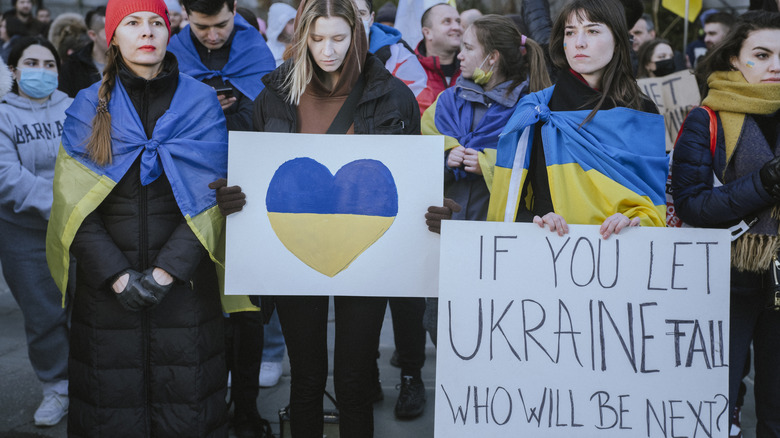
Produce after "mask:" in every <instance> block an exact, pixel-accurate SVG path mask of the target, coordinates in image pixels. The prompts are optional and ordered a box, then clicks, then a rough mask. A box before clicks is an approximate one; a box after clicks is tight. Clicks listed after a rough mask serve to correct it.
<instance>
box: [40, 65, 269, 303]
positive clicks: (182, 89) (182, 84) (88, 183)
mask: <svg viewBox="0 0 780 438" xmlns="http://www.w3.org/2000/svg"><path fill="white" fill-rule="evenodd" d="M99 87H100V82H98V83H96V84H94V85H92V86H91V87H89V88H87V89H86V90H83V91H81V92H80V93H79V94H78V95H77V96H76V99H75V100H74V101H73V104H72V105H71V106H70V108H68V110H67V111H66V116H67V118H66V119H65V126H64V128H65V130H64V132H63V135H62V146H61V147H60V152H59V154H58V155H57V162H56V165H55V169H54V203H53V205H52V209H51V217H50V219H49V228H48V230H47V234H46V259H47V262H48V264H49V270H50V271H51V274H52V277H54V281H55V283H56V284H57V286H58V287H59V288H60V290H61V291H62V292H63V300H64V295H65V288H66V286H67V284H68V267H69V264H70V255H69V254H70V245H71V243H72V242H73V238H74V236H75V235H76V232H77V231H78V229H79V227H80V226H81V223H82V222H83V221H84V219H85V218H86V217H87V215H89V214H90V213H91V212H92V211H94V210H95V209H96V208H97V207H98V206H99V205H100V204H101V203H102V202H103V200H104V199H105V198H106V196H108V194H109V193H110V192H111V190H112V189H113V188H114V187H115V186H116V184H117V182H118V181H119V180H120V179H122V177H123V176H124V175H125V173H126V172H127V170H128V169H129V168H130V166H131V165H132V164H133V162H135V160H136V159H137V158H138V156H139V155H140V156H141V183H142V184H143V185H147V184H149V183H150V182H152V181H154V180H155V179H157V177H159V176H160V175H161V174H162V171H163V170H164V171H165V174H166V176H167V178H168V180H169V181H170V183H171V188H172V189H173V195H174V198H175V199H176V203H177V204H178V205H179V209H181V212H182V214H183V215H184V217H185V219H186V220H187V224H188V225H189V226H190V228H191V229H192V231H193V232H194V233H195V235H196V236H197V237H198V240H200V242H201V244H203V246H204V247H205V248H206V249H207V250H208V252H209V255H210V257H211V259H212V260H213V261H214V263H215V264H216V266H217V275H218V278H219V283H220V288H222V286H223V285H224V281H223V280H224V274H225V265H224V260H225V236H224V230H225V219H224V218H223V217H222V215H221V214H220V212H219V209H218V208H217V206H216V198H215V193H214V191H213V190H209V189H208V184H209V182H211V181H214V180H216V179H218V178H224V177H225V176H226V174H227V147H228V143H227V129H226V127H225V117H224V115H223V113H222V109H221V108H220V106H219V104H218V103H217V98H216V95H215V94H214V93H213V92H212V91H211V90H210V88H209V87H208V86H206V85H204V84H202V83H200V82H198V81H196V80H195V79H193V78H191V77H189V76H187V75H184V74H179V84H178V87H177V88H176V92H175V93H174V95H173V99H172V101H171V105H170V108H169V109H168V111H166V112H165V114H163V115H162V116H161V117H160V118H159V119H158V120H157V124H156V125H155V128H154V132H153V133H152V138H151V139H147V138H146V134H145V132H144V127H143V125H142V123H141V120H140V118H139V117H138V113H137V112H136V110H135V108H134V107H133V103H132V101H131V100H130V98H129V96H128V95H127V91H126V90H125V88H124V87H123V86H122V83H121V81H120V80H118V79H117V81H116V85H115V86H114V89H113V91H112V92H111V100H110V101H109V105H108V110H109V112H110V113H111V120H112V123H111V142H112V146H111V147H112V153H113V160H112V162H111V163H109V164H108V165H106V166H102V167H101V166H99V165H97V164H95V162H94V161H92V160H91V159H90V158H89V156H88V154H87V151H86V144H87V141H88V139H89V136H90V134H91V133H92V118H93V117H94V116H95V108H96V107H97V100H98V97H97V92H98V88H99ZM222 303H223V307H224V309H225V311H227V312H235V311H242V310H257V309H256V308H255V307H254V306H252V304H251V303H250V302H249V299H248V298H247V297H246V296H225V295H224V293H223V299H222Z"/></svg>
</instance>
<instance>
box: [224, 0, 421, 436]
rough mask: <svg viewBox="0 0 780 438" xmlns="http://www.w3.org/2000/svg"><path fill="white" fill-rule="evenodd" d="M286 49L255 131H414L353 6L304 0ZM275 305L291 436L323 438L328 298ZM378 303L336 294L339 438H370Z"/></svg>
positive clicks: (227, 205) (228, 200)
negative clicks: (286, 368) (340, 119)
mask: <svg viewBox="0 0 780 438" xmlns="http://www.w3.org/2000/svg"><path fill="white" fill-rule="evenodd" d="M289 50H290V53H291V58H290V59H288V60H287V61H285V62H284V64H282V65H281V66H280V67H279V68H277V69H276V70H274V71H273V72H272V73H270V74H269V75H268V76H266V77H265V78H264V79H263V82H265V85H266V87H265V89H264V90H263V91H262V92H261V93H260V95H259V96H258V97H257V100H256V101H255V113H254V128H255V130H257V131H265V132H287V133H308V134H325V133H327V132H333V133H341V134H407V135H411V134H419V133H420V116H419V114H420V112H419V111H420V110H419V108H418V106H417V102H416V100H415V98H414V94H413V93H412V91H411V90H410V89H409V88H408V87H407V86H406V85H404V83H403V82H401V81H400V80H399V79H396V78H394V77H393V76H392V75H391V74H390V72H388V71H387V70H386V69H385V67H384V64H383V63H382V62H381V61H380V60H379V59H377V58H376V57H375V56H373V55H371V54H369V53H368V42H367V40H366V32H365V30H364V28H363V23H362V21H361V19H360V16H359V12H358V10H357V7H356V6H355V4H354V2H353V1H352V0H308V1H306V0H304V1H302V2H301V4H300V6H299V7H298V14H297V16H296V19H295V31H294V35H293V42H292V46H291V48H290V49H289ZM353 90H356V91H354V92H353ZM351 94H353V95H354V96H357V97H359V98H358V99H357V100H356V104H355V106H354V111H351V112H352V113H353V114H354V115H353V116H351V117H349V118H347V119H346V123H343V124H339V123H337V124H335V125H334V124H333V122H334V119H336V114H337V113H338V112H339V110H340V109H341V107H342V106H343V105H344V102H345V101H347V98H348V96H350V95H351ZM332 125H333V126H332ZM339 125H340V126H339ZM329 128H332V129H329ZM334 131H336V132H334ZM212 187H213V188H216V189H217V201H218V202H219V203H220V207H221V208H222V210H223V212H224V213H226V214H229V213H231V212H235V211H238V210H240V208H241V207H242V206H243V203H244V201H243V200H242V199H243V193H240V188H239V187H237V186H233V187H225V181H220V182H218V183H217V184H214V185H212ZM236 192H238V193H236ZM234 197H235V198H238V199H232V198H234ZM274 300H275V303H276V310H277V313H278V315H279V321H280V322H281V325H282V332H283V333H284V339H285V340H286V341H287V350H288V356H289V358H290V373H291V388H290V421H291V431H292V436H293V437H296V438H301V437H308V438H315V437H316V438H321V437H322V433H323V417H322V409H323V396H324V390H325V384H326V382H327V378H328V345H327V339H328V334H327V325H328V300H329V297H328V296H277V297H274ZM386 306H387V298H379V297H345V296H336V297H334V308H335V315H336V317H335V318H336V320H335V325H336V335H335V351H334V365H333V380H334V387H335V391H336V399H337V400H338V403H339V415H340V418H339V433H340V436H342V437H348V438H370V437H371V436H373V432H374V419H373V408H372V403H371V398H372V396H373V395H374V392H373V389H374V388H375V387H376V381H375V380H373V379H372V378H373V374H374V373H373V369H374V367H375V360H376V352H377V348H378V346H379V332H380V330H381V327H382V321H383V318H384V312H385V307H386Z"/></svg>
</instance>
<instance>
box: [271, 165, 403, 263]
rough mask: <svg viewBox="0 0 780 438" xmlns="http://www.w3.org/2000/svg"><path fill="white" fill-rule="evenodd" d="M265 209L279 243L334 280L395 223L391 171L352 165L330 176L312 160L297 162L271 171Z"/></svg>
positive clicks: (383, 166)
mask: <svg viewBox="0 0 780 438" xmlns="http://www.w3.org/2000/svg"><path fill="white" fill-rule="evenodd" d="M265 205H266V209H267V210H268V219H269V220H270V222H271V227H272V228H273V230H274V232H275V233H276V236H277V237H278V238H279V240H280V241H281V242H282V244H284V246H285V247H286V248H287V249H288V250H289V251H290V252H291V253H293V254H294V255H295V257H297V258H298V259H300V260H301V261H302V262H303V263H306V264H307V265H308V266H309V267H311V268H312V269H314V270H316V271H318V272H320V273H322V274H325V275H327V276H328V277H334V276H336V274H338V273H339V272H341V271H343V270H344V269H346V268H347V267H349V265H350V264H351V263H352V262H353V261H354V260H355V259H356V258H357V257H358V256H359V255H360V254H362V253H363V251H365V250H366V249H368V248H369V247H370V246H371V245H373V244H374V243H375V242H376V241H377V240H379V238H380V237H382V235H383V234H384V233H385V231H387V230H388V229H389V228H390V226H391V225H392V224H393V221H394V220H395V216H396V215H397V214H398V190H397V189H396V186H395V180H394V179H393V175H392V173H390V169H388V168H387V167H386V166H385V165H384V164H382V163H381V162H380V161H377V160H368V159H364V160H356V161H352V162H350V163H347V164H346V165H344V166H343V167H342V168H341V169H339V170H338V172H336V175H335V176H334V175H332V174H331V173H330V171H329V170H328V168H327V167H325V166H323V165H322V164H320V163H319V162H317V161H316V160H313V159H311V158H295V159H293V160H290V161H287V162H285V163H284V164H282V165H281V166H279V168H278V169H277V170H276V172H274V176H273V178H271V182H270V184H269V185H268V193H266V197H265Z"/></svg>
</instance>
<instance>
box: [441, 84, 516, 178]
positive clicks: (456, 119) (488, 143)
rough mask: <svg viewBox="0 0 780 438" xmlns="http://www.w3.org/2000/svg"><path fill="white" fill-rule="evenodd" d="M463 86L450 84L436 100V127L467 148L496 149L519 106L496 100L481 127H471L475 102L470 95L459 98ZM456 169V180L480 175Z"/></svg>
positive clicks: (483, 150)
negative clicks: (507, 123) (507, 104)
mask: <svg viewBox="0 0 780 438" xmlns="http://www.w3.org/2000/svg"><path fill="white" fill-rule="evenodd" d="M462 90H463V88H462V87H461V86H455V87H450V88H448V89H446V90H444V91H443V92H442V93H441V94H440V95H439V97H438V98H437V100H436V102H435V109H434V111H435V113H434V116H433V117H434V123H435V124H436V129H437V130H438V131H439V132H440V133H441V134H443V135H446V136H449V137H453V138H454V139H456V140H457V141H458V144H460V145H462V146H463V147H465V148H468V149H474V150H477V151H479V152H485V149H488V150H490V149H496V144H497V143H498V138H499V134H500V133H501V132H502V130H503V129H504V127H505V126H506V120H507V119H508V118H509V117H510V116H511V115H512V113H513V112H514V110H515V107H514V106H512V107H506V106H504V105H501V104H499V103H495V102H494V103H492V104H491V105H489V106H488V109H487V111H486V112H485V114H484V115H483V116H482V119H481V120H480V121H479V123H478V124H477V127H476V128H474V129H471V124H472V120H474V105H473V104H472V103H471V102H470V101H468V100H466V99H462V98H458V93H459V92H462ZM445 146H447V145H445ZM486 153H487V152H486ZM491 154H492V153H491ZM453 172H454V174H455V179H456V180H460V179H471V178H475V177H476V176H474V174H472V173H468V172H466V171H465V170H463V169H461V168H457V169H453Z"/></svg>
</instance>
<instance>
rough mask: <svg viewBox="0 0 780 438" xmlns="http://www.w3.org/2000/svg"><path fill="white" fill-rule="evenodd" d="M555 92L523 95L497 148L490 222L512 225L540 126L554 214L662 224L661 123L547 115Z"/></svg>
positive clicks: (625, 116) (606, 115)
mask: <svg viewBox="0 0 780 438" xmlns="http://www.w3.org/2000/svg"><path fill="white" fill-rule="evenodd" d="M553 88H554V87H550V88H547V89H545V90H542V91H539V92H537V93H531V94H529V95H527V96H526V97H524V98H523V99H522V100H521V101H520V103H519V104H518V106H517V110H516V111H515V113H514V115H513V116H512V118H511V119H510V120H509V123H508V124H507V126H506V128H505V129H504V132H503V133H502V134H501V138H500V140H499V142H498V156H497V161H496V174H495V177H494V180H493V190H492V192H491V196H490V206H489V208H488V220H492V221H504V222H511V221H514V220H515V217H516V215H517V209H518V205H519V203H520V202H523V200H521V199H520V193H521V191H522V188H523V185H524V183H525V178H526V175H527V173H528V166H529V162H530V158H531V147H532V145H533V137H534V135H535V133H534V125H535V124H536V123H537V122H543V123H544V124H543V125H542V128H541V135H542V143H543V145H544V148H543V149H544V158H545V162H546V165H547V177H548V179H549V183H550V195H551V197H552V203H553V208H554V210H555V212H556V213H558V214H560V215H561V216H563V217H564V219H566V222H568V223H571V224H590V225H594V224H601V223H602V222H603V221H604V220H605V219H606V218H607V217H609V216H611V215H613V214H615V213H623V214H625V215H626V216H628V217H629V218H632V219H633V218H635V217H638V218H640V219H641V224H642V225H643V226H659V227H660V226H664V224H665V219H666V200H665V198H664V185H665V183H666V176H667V173H668V161H667V159H666V156H665V143H664V142H665V140H664V119H663V116H661V115H659V114H651V113H645V112H642V111H636V110H632V109H628V108H623V107H618V108H613V109H610V110H601V111H598V112H597V113H596V115H595V116H594V117H593V119H591V120H590V121H589V122H588V123H586V124H585V125H583V126H580V123H582V121H583V120H584V119H585V118H586V117H587V116H588V114H589V113H590V111H589V110H579V111H555V112H552V111H550V109H549V107H548V106H547V102H549V101H550V97H551V96H552V91H553Z"/></svg>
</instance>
